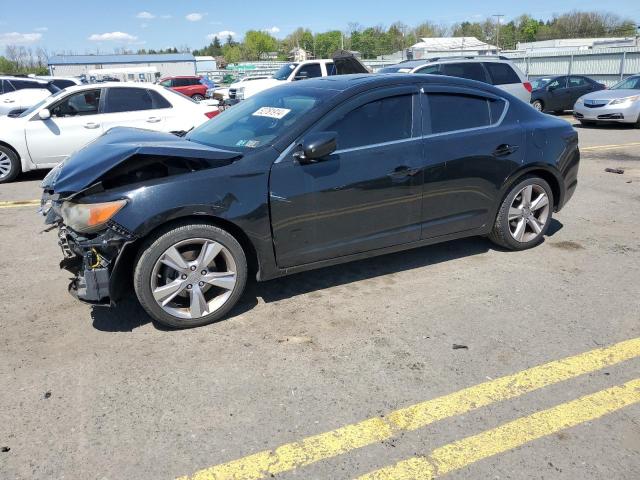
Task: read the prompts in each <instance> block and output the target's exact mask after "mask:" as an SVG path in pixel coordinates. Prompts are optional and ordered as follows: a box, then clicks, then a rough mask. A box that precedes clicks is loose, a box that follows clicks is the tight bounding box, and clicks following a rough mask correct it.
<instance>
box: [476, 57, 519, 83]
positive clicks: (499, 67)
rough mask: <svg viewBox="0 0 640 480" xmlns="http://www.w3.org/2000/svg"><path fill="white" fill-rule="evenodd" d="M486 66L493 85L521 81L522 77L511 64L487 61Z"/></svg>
mask: <svg viewBox="0 0 640 480" xmlns="http://www.w3.org/2000/svg"><path fill="white" fill-rule="evenodd" d="M484 66H485V67H486V69H487V71H488V72H489V77H490V78H491V83H492V84H493V85H508V84H510V83H520V77H518V74H517V73H516V72H515V71H514V70H513V68H511V65H508V64H506V63H498V62H486V63H485V64H484Z"/></svg>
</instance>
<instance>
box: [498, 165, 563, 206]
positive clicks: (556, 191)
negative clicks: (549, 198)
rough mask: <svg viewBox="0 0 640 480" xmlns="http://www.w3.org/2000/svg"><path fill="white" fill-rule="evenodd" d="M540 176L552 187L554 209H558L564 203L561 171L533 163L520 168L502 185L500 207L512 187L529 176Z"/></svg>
mask: <svg viewBox="0 0 640 480" xmlns="http://www.w3.org/2000/svg"><path fill="white" fill-rule="evenodd" d="M533 175H535V176H538V177H540V178H542V179H543V180H544V181H546V182H547V183H548V184H549V186H550V187H551V193H553V209H554V211H557V209H558V206H559V205H562V202H561V201H562V198H563V196H564V191H563V187H562V186H563V185H564V183H563V182H562V179H561V178H560V173H559V172H556V171H554V170H553V169H551V168H550V167H549V166H547V165H532V166H529V167H528V168H525V169H522V170H518V171H517V172H515V173H514V174H513V175H511V176H510V177H509V178H508V179H507V181H506V182H505V183H504V186H503V187H502V191H501V195H500V203H498V208H499V206H500V204H501V203H502V201H503V200H504V198H505V196H506V195H507V194H508V193H509V191H510V190H511V187H513V185H515V184H516V183H518V182H519V181H521V180H522V179H523V178H525V177H528V176H533ZM496 211H497V210H496Z"/></svg>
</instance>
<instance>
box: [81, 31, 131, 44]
mask: <svg viewBox="0 0 640 480" xmlns="http://www.w3.org/2000/svg"><path fill="white" fill-rule="evenodd" d="M137 39H138V37H136V36H134V35H129V34H128V33H124V32H107V33H94V34H93V35H91V36H90V37H89V38H88V40H91V41H92V42H135V41H136V40H137Z"/></svg>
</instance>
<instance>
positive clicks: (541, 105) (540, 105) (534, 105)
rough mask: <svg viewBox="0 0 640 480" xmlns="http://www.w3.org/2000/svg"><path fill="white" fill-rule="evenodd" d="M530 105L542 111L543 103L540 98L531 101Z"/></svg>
mask: <svg viewBox="0 0 640 480" xmlns="http://www.w3.org/2000/svg"><path fill="white" fill-rule="evenodd" d="M531 106H532V107H533V108H535V109H536V110H537V111H539V112H544V103H542V102H541V101H540V100H534V101H533V102H531Z"/></svg>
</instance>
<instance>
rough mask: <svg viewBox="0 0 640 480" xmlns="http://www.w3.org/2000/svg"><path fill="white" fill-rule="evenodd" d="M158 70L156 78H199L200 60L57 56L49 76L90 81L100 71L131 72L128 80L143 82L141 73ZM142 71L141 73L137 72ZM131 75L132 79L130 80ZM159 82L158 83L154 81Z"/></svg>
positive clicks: (178, 56) (165, 56)
mask: <svg viewBox="0 0 640 480" xmlns="http://www.w3.org/2000/svg"><path fill="white" fill-rule="evenodd" d="M148 68H154V69H155V70H154V71H155V72H156V73H155V74H154V76H155V77H158V78H160V77H166V76H177V75H195V74H196V59H195V57H194V56H193V55H191V54H190V53H171V54H155V55H154V54H150V55H133V54H132V55H54V56H52V57H51V58H49V72H50V74H51V75H55V76H58V77H80V76H82V75H85V76H86V77H87V78H89V76H90V75H92V74H90V72H93V75H95V71H96V70H103V69H109V70H113V69H116V70H117V69H128V70H129V71H130V72H129V73H127V80H130V81H147V80H142V77H141V76H140V74H141V73H146V72H148V71H149V70H147V69H148ZM137 69H139V70H140V73H137V72H136V70H137ZM129 75H131V77H130V78H129V77H128V76H129ZM154 80H155V79H154Z"/></svg>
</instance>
